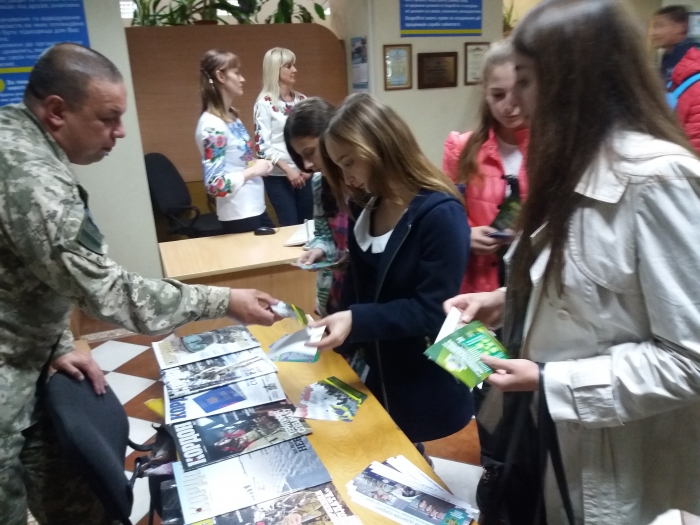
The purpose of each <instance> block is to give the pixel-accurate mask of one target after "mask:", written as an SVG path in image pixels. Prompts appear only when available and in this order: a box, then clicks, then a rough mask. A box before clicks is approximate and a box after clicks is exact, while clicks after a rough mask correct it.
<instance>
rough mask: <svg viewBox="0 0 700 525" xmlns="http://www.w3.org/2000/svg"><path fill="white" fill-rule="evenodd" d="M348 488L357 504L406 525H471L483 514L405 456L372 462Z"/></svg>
mask: <svg viewBox="0 0 700 525" xmlns="http://www.w3.org/2000/svg"><path fill="white" fill-rule="evenodd" d="M346 487H347V489H348V493H349V494H350V497H351V499H352V500H353V501H354V502H355V503H357V504H358V505H362V506H363V507H366V508H368V509H370V510H372V511H374V512H376V513H377V514H381V515H382V516H384V517H386V518H389V519H390V520H392V521H395V522H396V523H400V524H402V525H426V524H431V525H440V524H450V525H463V524H464V525H468V524H469V523H471V522H472V521H476V519H477V518H478V515H479V511H478V510H476V509H475V508H473V507H472V506H471V505H469V504H468V503H466V502H464V501H460V500H459V499H458V498H456V497H455V496H453V495H452V494H450V493H449V492H447V491H446V490H445V489H443V488H442V487H441V486H440V485H439V484H438V483H436V482H435V481H434V480H433V479H432V478H430V477H429V476H428V475H427V474H425V473H424V472H423V471H422V470H420V469H419V468H418V467H416V466H415V465H414V464H413V463H411V462H410V461H409V460H408V459H406V458H405V457H404V456H397V457H394V458H389V459H388V460H386V461H385V462H383V463H377V462H374V463H372V464H371V465H370V466H369V467H367V468H366V469H365V470H364V471H362V473H361V474H360V475H359V476H357V477H356V478H355V479H353V480H352V481H350V482H349V483H348V484H347V485H346Z"/></svg>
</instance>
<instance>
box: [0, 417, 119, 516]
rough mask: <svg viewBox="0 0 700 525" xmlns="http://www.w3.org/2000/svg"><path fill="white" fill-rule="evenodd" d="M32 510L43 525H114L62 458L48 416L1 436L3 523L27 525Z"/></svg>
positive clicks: (0, 508) (0, 503)
mask: <svg viewBox="0 0 700 525" xmlns="http://www.w3.org/2000/svg"><path fill="white" fill-rule="evenodd" d="M27 507H29V510H31V512H32V514H33V515H34V517H35V518H36V520H37V521H38V522H39V523H40V524H41V525H111V524H112V523H114V522H113V521H111V520H109V519H108V518H107V517H106V515H105V510H104V507H103V506H102V504H101V503H100V502H99V501H98V500H97V498H96V496H95V495H94V493H93V491H92V490H91V488H90V487H89V485H88V484H87V482H85V481H84V480H83V478H82V477H81V475H80V474H79V472H77V471H76V468H75V467H74V466H73V465H72V464H71V463H70V462H69V461H68V459H66V458H65V456H64V455H63V454H62V451H61V448H60V446H59V445H58V442H57V439H56V436H55V434H54V430H53V426H52V424H51V421H50V419H49V417H48V416H47V415H44V416H43V417H40V419H39V422H38V423H36V424H34V425H32V426H31V427H29V428H28V429H26V430H24V431H22V432H19V433H17V434H10V435H7V436H3V437H0V523H1V524H2V525H27Z"/></svg>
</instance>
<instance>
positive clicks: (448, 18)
mask: <svg viewBox="0 0 700 525" xmlns="http://www.w3.org/2000/svg"><path fill="white" fill-rule="evenodd" d="M400 9H401V36H402V37H416V36H481V31H482V18H483V9H482V0H401V8H400Z"/></svg>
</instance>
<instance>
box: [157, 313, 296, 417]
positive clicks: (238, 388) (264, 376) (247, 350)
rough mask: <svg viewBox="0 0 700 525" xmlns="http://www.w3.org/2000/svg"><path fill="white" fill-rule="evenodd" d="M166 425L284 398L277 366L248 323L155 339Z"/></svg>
mask: <svg viewBox="0 0 700 525" xmlns="http://www.w3.org/2000/svg"><path fill="white" fill-rule="evenodd" d="M153 351H154V353H155V355H156V359H157V360H158V364H159V365H160V367H161V375H162V378H163V383H164V385H165V396H164V401H165V422H166V424H168V425H172V424H175V423H180V422H183V421H190V420H194V419H199V418H203V417H211V416H214V415H217V414H223V413H227V412H231V411H234V410H240V409H244V408H252V407H256V406H258V405H264V404H266V403H275V402H278V401H284V400H285V399H286V396H285V394H284V391H283V390H282V385H280V383H279V380H278V379H277V367H276V366H275V364H274V363H273V362H272V361H271V360H270V359H268V358H267V356H266V355H265V352H263V350H262V349H261V348H260V343H259V342H258V341H257V340H256V339H255V338H254V337H253V335H252V334H251V333H250V332H249V331H248V329H247V328H246V327H245V326H227V327H226V328H220V329H218V330H212V331H211V332H204V333H201V334H195V335H189V336H186V337H182V338H179V337H176V336H174V335H173V336H170V337H168V338H166V339H164V340H163V341H160V342H158V343H153Z"/></svg>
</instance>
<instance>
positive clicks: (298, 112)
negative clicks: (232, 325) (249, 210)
mask: <svg viewBox="0 0 700 525" xmlns="http://www.w3.org/2000/svg"><path fill="white" fill-rule="evenodd" d="M334 113H335V108H334V107H333V106H331V105H330V104H329V103H328V102H326V101H325V100H323V99H320V98H318V97H312V98H307V99H305V100H302V101H301V102H299V103H298V104H297V105H296V106H295V107H294V109H292V111H291V112H290V114H289V117H288V118H287V122H286V124H285V126H284V140H285V143H286V145H287V151H288V152H289V155H290V156H291V158H292V160H293V161H294V164H296V165H297V167H298V168H299V170H300V171H302V172H306V173H313V174H314V175H313V176H312V178H311V185H312V188H313V196H314V228H315V234H314V238H313V240H312V241H311V242H310V243H309V246H308V251H306V252H305V253H304V254H302V255H301V256H300V257H299V259H297V262H298V263H300V264H313V263H315V262H320V261H330V262H341V261H342V260H343V259H344V258H345V256H346V251H347V243H348V216H347V214H346V213H345V212H343V211H341V210H340V209H339V207H338V203H337V202H336V200H335V197H334V196H333V192H332V191H331V188H330V186H329V185H328V181H326V180H325V179H324V178H323V171H324V166H323V159H322V158H321V146H320V145H319V140H320V138H321V135H323V132H324V131H325V130H326V127H327V126H328V122H330V120H331V117H333V114H334ZM342 285H343V271H342V270H341V269H338V268H336V269H324V270H320V271H319V272H318V273H317V275H316V310H317V312H318V314H319V315H321V316H322V317H325V316H326V315H328V314H332V313H333V312H335V311H337V310H338V302H339V300H340V291H341V289H342Z"/></svg>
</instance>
